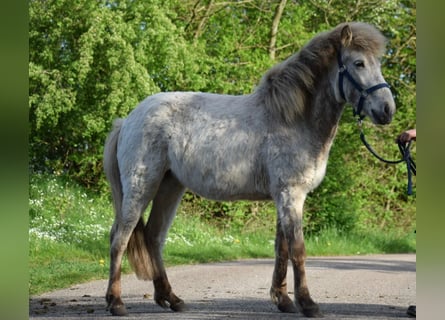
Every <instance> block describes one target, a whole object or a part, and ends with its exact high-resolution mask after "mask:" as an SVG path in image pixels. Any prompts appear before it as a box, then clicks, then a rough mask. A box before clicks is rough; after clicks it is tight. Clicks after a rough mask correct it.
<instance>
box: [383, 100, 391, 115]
mask: <svg viewBox="0 0 445 320" xmlns="http://www.w3.org/2000/svg"><path fill="white" fill-rule="evenodd" d="M383 110H384V112H385V114H386V115H390V114H391V108H390V107H389V103H387V102H385V107H384V109H383Z"/></svg>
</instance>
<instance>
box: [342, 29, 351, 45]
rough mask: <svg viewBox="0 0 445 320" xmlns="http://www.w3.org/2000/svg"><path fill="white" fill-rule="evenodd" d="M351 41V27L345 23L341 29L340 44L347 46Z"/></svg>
mask: <svg viewBox="0 0 445 320" xmlns="http://www.w3.org/2000/svg"><path fill="white" fill-rule="evenodd" d="M351 41H352V31H351V27H350V26H349V25H348V24H347V25H345V26H344V27H343V29H341V44H342V45H343V47H348V46H349V45H350V44H351Z"/></svg>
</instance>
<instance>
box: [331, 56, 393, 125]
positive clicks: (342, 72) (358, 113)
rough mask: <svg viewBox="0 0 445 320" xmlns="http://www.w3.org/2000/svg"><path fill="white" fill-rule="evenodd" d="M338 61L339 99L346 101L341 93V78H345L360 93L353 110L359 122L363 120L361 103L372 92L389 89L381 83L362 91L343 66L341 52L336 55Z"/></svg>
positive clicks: (387, 85)
mask: <svg viewBox="0 0 445 320" xmlns="http://www.w3.org/2000/svg"><path fill="white" fill-rule="evenodd" d="M337 60H338V73H339V76H338V89H339V91H340V95H341V97H342V98H343V99H344V100H345V101H346V96H345V92H344V91H343V79H344V78H343V77H344V76H346V78H347V79H348V80H349V82H351V83H352V85H353V86H354V88H355V89H357V90H358V91H359V92H360V100H359V101H358V105H357V109H354V108H353V112H354V116H358V117H359V119H360V120H363V118H364V117H365V116H363V115H361V112H362V108H363V103H364V102H365V99H366V98H367V97H368V95H369V94H371V93H372V92H374V91H376V90H378V89H381V88H389V84H387V83H386V82H382V83H379V84H376V85H375V86H372V87H370V88H368V89H363V88H362V87H361V85H360V84H359V83H358V82H357V81H356V80H355V79H354V78H353V77H352V76H351V74H350V73H349V71H348V69H347V68H346V66H345V65H344V64H343V61H342V58H341V50H340V51H339V52H338V55H337Z"/></svg>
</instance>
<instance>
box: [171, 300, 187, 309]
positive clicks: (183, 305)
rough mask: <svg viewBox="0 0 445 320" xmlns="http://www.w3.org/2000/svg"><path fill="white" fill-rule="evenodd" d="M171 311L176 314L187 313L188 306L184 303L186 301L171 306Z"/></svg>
mask: <svg viewBox="0 0 445 320" xmlns="http://www.w3.org/2000/svg"><path fill="white" fill-rule="evenodd" d="M170 309H172V310H173V311H175V312H184V311H187V305H186V304H185V303H184V301H182V300H180V301H178V302H176V303H174V304H171V305H170Z"/></svg>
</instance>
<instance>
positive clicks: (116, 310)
mask: <svg viewBox="0 0 445 320" xmlns="http://www.w3.org/2000/svg"><path fill="white" fill-rule="evenodd" d="M110 312H111V314H112V315H113V316H119V317H122V316H126V315H128V312H127V308H125V305H123V304H121V305H117V306H113V307H111V308H110Z"/></svg>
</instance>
